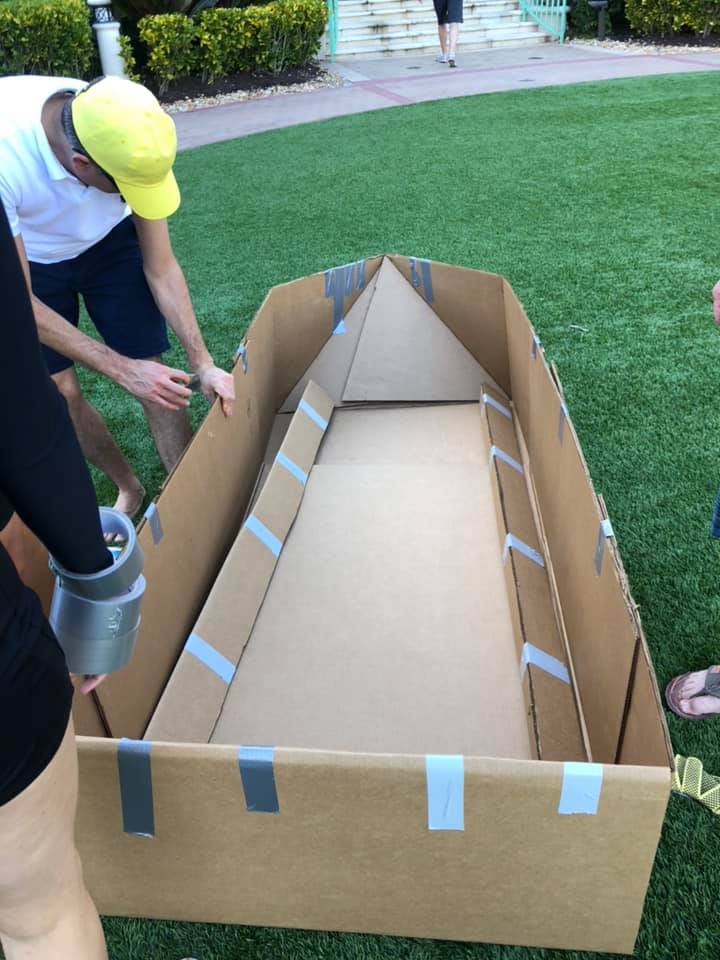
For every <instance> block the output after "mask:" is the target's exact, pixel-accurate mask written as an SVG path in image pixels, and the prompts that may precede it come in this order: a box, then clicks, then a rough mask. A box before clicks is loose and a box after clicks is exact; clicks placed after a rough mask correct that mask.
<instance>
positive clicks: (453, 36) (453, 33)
mask: <svg viewBox="0 0 720 960" xmlns="http://www.w3.org/2000/svg"><path fill="white" fill-rule="evenodd" d="M459 32H460V24H459V23H451V24H449V34H450V36H449V42H448V54H449V55H450V58H451V59H452V60H454V59H455V50H456V48H457V41H458V33H459Z"/></svg>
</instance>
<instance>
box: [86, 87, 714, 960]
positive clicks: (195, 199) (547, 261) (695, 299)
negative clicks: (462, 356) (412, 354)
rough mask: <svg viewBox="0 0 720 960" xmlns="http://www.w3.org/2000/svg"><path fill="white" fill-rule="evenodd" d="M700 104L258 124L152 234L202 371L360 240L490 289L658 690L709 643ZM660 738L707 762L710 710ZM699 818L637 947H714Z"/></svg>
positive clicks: (136, 935) (296, 939) (708, 135)
mask: <svg viewBox="0 0 720 960" xmlns="http://www.w3.org/2000/svg"><path fill="white" fill-rule="evenodd" d="M718 102H720V76H719V75H718V74H695V75H686V76H669V77H661V78H654V79H649V80H645V79H643V80H628V81H614V82H610V83H601V84H591V85H580V86H576V87H558V88H555V89H552V88H550V89H541V90H533V91H522V92H517V93H503V94H495V95H491V96H478V97H470V98H466V99H461V100H454V101H444V102H438V103H432V104H423V105H418V106H409V107H401V108H396V109H388V110H382V111H379V112H377V113H370V114H364V115H360V116H355V117H349V118H344V119H339V120H333V121H329V122H326V123H320V124H313V125H308V126H304V127H296V128H294V129H287V130H281V131H277V132H272V133H267V134H262V135H258V136H253V137H250V138H248V139H246V140H240V141H236V142H232V143H225V144H219V145H216V146H211V147H206V148H203V149H199V150H194V151H192V152H189V153H185V154H183V155H182V156H181V157H180V158H179V160H178V164H177V172H178V178H179V181H180V184H181V187H182V190H183V205H182V207H181V209H180V211H179V213H178V214H177V215H176V216H175V218H174V219H173V221H172V232H173V238H174V242H175V246H176V250H177V252H178V255H179V258H180V260H181V262H182V264H183V265H184V267H185V270H186V273H187V277H188V280H189V282H190V286H191V289H192V292H193V295H194V300H195V304H196V307H197V312H198V315H199V318H200V321H201V324H202V326H203V328H204V330H205V333H206V336H207V339H208V342H209V344H210V347H211V349H212V350H213V351H214V353H215V356H216V358H217V360H218V362H222V363H228V362H229V360H230V358H231V355H232V353H233V350H234V348H235V346H236V345H237V343H238V341H239V339H240V336H241V334H242V332H243V330H244V329H245V326H246V325H247V323H248V322H249V320H250V319H251V318H252V316H253V313H254V311H255V310H256V309H257V307H258V306H259V304H260V302H261V299H262V297H263V295H264V293H265V292H266V290H267V289H268V288H269V287H271V286H272V285H273V284H277V283H281V282H283V281H286V280H290V279H293V278H296V277H301V276H303V275H305V274H308V273H312V272H314V271H317V270H322V269H324V268H327V267H330V266H334V265H336V264H341V263H345V262H347V261H350V260H355V259H358V258H361V257H366V256H369V255H371V254H375V253H382V252H385V251H390V252H399V253H406V254H412V255H416V256H420V257H429V258H432V259H436V260H444V261H447V262H450V263H457V264H462V265H465V266H469V267H477V268H481V269H484V270H489V271H496V272H498V273H501V274H503V275H504V276H506V277H507V278H508V279H509V280H510V282H511V283H512V285H513V287H514V288H515V290H516V291H517V293H518V295H519V297H520V298H521V300H522V301H523V303H524V305H525V307H526V309H527V311H528V313H529V315H530V318H531V320H532V321H533V323H534V324H535V326H536V328H537V330H538V331H539V333H540V336H541V338H542V340H543V343H544V344H545V346H546V348H547V351H548V355H549V357H550V358H552V359H554V360H555V361H556V362H557V365H558V367H559V370H560V375H561V378H562V380H563V383H564V386H565V389H566V392H567V395H568V400H569V404H570V409H571V413H572V416H573V418H574V421H575V424H576V426H577V429H578V432H579V435H580V438H581V441H582V444H583V447H584V450H585V453H586V455H587V458H588V461H589V464H590V468H591V471H592V475H593V478H594V480H595V483H596V486H597V489H598V490H599V491H600V492H602V493H603V494H604V496H605V499H606V501H607V505H608V509H609V512H610V516H611V517H612V520H613V524H614V527H615V531H616V533H617V537H618V541H619V544H620V547H621V550H622V555H623V558H624V562H625V565H626V567H627V570H628V574H629V576H630V580H631V584H632V589H633V592H634V596H635V598H636V600H637V602H638V603H639V605H640V608H641V613H642V616H643V620H644V624H645V628H646V631H647V634H648V640H649V643H650V647H651V649H652V653H653V657H654V661H655V666H656V670H657V673H658V678H659V681H660V683H661V684H664V683H665V682H666V681H667V680H668V679H669V678H670V677H671V676H672V675H673V674H675V673H677V672H680V671H683V670H687V669H690V668H694V667H701V666H704V665H707V664H708V663H710V662H714V661H716V660H718V659H719V658H720V649H719V648H720V636H719V631H718V624H719V622H720V589H718V559H719V556H718V554H719V551H720V546H718V545H717V544H716V543H715V542H713V541H711V540H710V539H709V536H708V524H709V520H710V515H711V509H712V503H713V498H714V495H715V492H716V490H717V488H718V486H720V465H719V464H718V448H719V446H720V441H719V437H718V429H717V421H718V408H719V406H720V371H719V369H718V368H719V367H720V332H718V331H717V330H716V329H715V328H714V326H713V324H712V314H711V300H710V291H711V288H712V286H713V284H714V283H715V282H716V280H718V278H720V197H719V196H718V192H719V185H720V150H719V148H718V147H719V143H720V135H719V134H718ZM172 361H173V362H180V361H181V356H180V353H179V352H178V351H174V352H173V355H172ZM88 381H90V383H89V387H90V390H91V393H92V396H93V397H94V398H95V400H96V401H97V403H98V405H99V406H100V408H101V409H102V411H103V413H104V414H105V416H106V417H107V418H108V420H109V421H110V423H111V426H112V429H113V430H114V432H115V434H116V436H117V437H118V438H119V440H120V443H121V445H122V446H123V448H124V449H125V450H126V451H127V452H128V454H129V455H130V457H131V459H132V461H133V462H134V464H135V465H136V466H137V469H138V470H139V471H140V473H141V475H142V478H143V480H144V482H145V483H146V485H147V486H148V489H149V492H151V493H155V492H156V491H157V488H158V485H159V483H160V482H161V480H162V471H161V469H160V466H159V463H158V461H157V457H156V455H155V453H154V450H153V449H152V446H151V444H150V442H149V440H148V438H147V434H146V431H145V428H144V425H143V422H142V418H141V416H140V414H139V412H138V408H137V406H136V405H135V404H134V403H133V401H132V400H131V399H130V398H129V397H127V396H126V395H124V394H123V393H122V392H121V391H120V390H119V389H118V388H116V387H114V386H113V385H112V384H109V383H107V382H103V381H97V380H95V379H93V378H88ZM193 403H194V407H193V413H194V416H195V417H196V418H200V417H201V415H202V403H203V402H202V400H201V399H199V398H198V399H196V400H194V401H193ZM100 489H101V494H102V496H103V498H104V499H105V500H110V499H111V497H112V491H111V490H110V488H109V487H108V486H106V485H102V484H101V486H100ZM670 729H671V733H672V737H673V742H674V745H675V749H676V750H677V751H678V752H681V753H684V754H692V755H697V756H700V757H701V758H703V759H704V760H705V762H706V765H707V766H708V768H709V769H710V770H715V771H717V772H719V773H720V720H718V721H714V722H705V723H689V722H687V721H685V722H683V721H679V720H677V719H676V718H675V717H670ZM719 827H720V824H719V823H717V822H716V821H715V819H714V818H713V817H711V815H710V814H708V813H706V812H705V811H704V810H702V809H701V808H700V807H698V806H695V805H694V804H692V803H691V802H689V801H684V800H678V799H673V800H672V801H671V803H670V808H669V813H668V818H667V822H666V826H665V831H664V834H663V839H662V843H661V846H660V851H659V854H658V858H657V862H656V866H655V871H654V874H653V879H652V884H651V887H650V892H649V896H648V901H647V907H646V912H645V919H644V923H643V926H642V930H641V933H640V939H639V942H638V950H637V956H639V957H642V958H645V960H675V958H698V960H704V958H708V960H709V958H717V957H718V956H719V955H720V923H719V922H718V920H719V912H720V911H719V908H718V902H719V901H718V894H719V892H720V891H719V887H720V883H719V882H718V875H719V871H718V868H717V865H716V863H715V855H716V854H718V853H719V852H720V846H719V845H718V840H717V836H718V828H719ZM400 895H402V894H401V892H400ZM608 923H612V918H611V917H608ZM107 932H108V937H109V942H110V949H111V955H112V957H113V958H115V960H130V958H133V960H140V958H163V960H165V958H167V960H176V958H180V957H184V956H186V955H187V956H194V957H197V958H198V960H221V958H222V960H235V958H238V960H239V958H243V960H244V958H247V960H254V958H258V960H276V958H285V957H287V958H298V960H310V958H328V960H390V958H393V960H395V958H397V960H400V958H402V960H416V958H432V960H436V958H437V960H441V958H442V960H461V958H477V960H479V958H483V960H485V958H488V960H489V958H492V960H500V958H503V960H530V958H532V960H539V958H543V960H545V958H550V957H555V956H560V954H556V953H555V952H553V951H543V950H522V949H519V948H517V949H516V948H500V947H494V946H483V945H476V946H468V945H460V944H445V943H442V944H439V943H438V944H436V943H431V942H420V941H409V940H401V939H389V938H377V937H355V936H338V935H332V934H306V933H298V932H287V931H271V930H261V929H252V928H244V927H236V928H233V927H212V926H196V925H189V924H176V923H152V922H145V921H124V920H109V921H108V922H107ZM562 956H570V957H573V958H576V960H579V958H580V957H588V956H590V955H588V954H578V953H576V954H569V955H568V954H562Z"/></svg>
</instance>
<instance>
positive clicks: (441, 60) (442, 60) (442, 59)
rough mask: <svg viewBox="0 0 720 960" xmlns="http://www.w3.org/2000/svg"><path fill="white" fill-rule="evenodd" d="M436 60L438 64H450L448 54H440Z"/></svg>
mask: <svg viewBox="0 0 720 960" xmlns="http://www.w3.org/2000/svg"><path fill="white" fill-rule="evenodd" d="M435 60H436V62H437V63H447V62H448V58H447V54H446V53H439V54H438V55H437V56H436V57H435Z"/></svg>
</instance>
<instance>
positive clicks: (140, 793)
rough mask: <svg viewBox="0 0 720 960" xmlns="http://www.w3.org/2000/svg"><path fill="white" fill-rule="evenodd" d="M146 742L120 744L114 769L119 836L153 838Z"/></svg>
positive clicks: (148, 743) (152, 814) (121, 741)
mask: <svg viewBox="0 0 720 960" xmlns="http://www.w3.org/2000/svg"><path fill="white" fill-rule="evenodd" d="M151 748H152V743H150V742H149V741H147V740H120V741H119V742H118V752H117V765H118V780H119V782H120V806H121V809H122V821H123V832H124V833H130V834H132V835H133V836H135V837H154V836H155V815H154V811H153V790H152V772H151V769H150V750H151Z"/></svg>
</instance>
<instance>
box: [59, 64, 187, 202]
mask: <svg viewBox="0 0 720 960" xmlns="http://www.w3.org/2000/svg"><path fill="white" fill-rule="evenodd" d="M71 110H72V121H73V126H74V127H75V132H76V134H77V136H78V139H79V140H80V143H81V144H82V145H83V147H84V149H85V150H86V151H87V153H88V156H89V157H90V159H91V160H93V161H94V162H95V163H96V164H97V165H98V166H99V167H101V168H102V170H103V171H104V172H105V173H108V174H110V176H111V177H112V178H113V180H114V181H115V183H116V184H117V187H118V190H119V191H120V193H122V195H123V197H124V198H125V200H126V201H127V203H128V204H129V206H130V209H131V210H132V211H133V213H137V214H138V216H140V217H144V218H145V219H146V220H164V219H165V217H169V216H170V214H172V213H175V211H176V210H177V208H178V207H179V206H180V191H179V190H178V185H177V181H176V180H175V175H174V174H173V172H172V165H173V163H174V161H175V153H176V150H177V136H176V134H175V124H174V123H173V121H172V119H171V118H170V117H169V116H168V115H167V113H165V111H164V110H163V109H162V107H161V106H160V104H159V103H158V102H157V100H156V99H155V97H154V96H153V95H152V93H150V91H149V90H148V89H147V88H146V87H143V86H142V85H141V84H139V83H133V81H132V80H125V79H123V78H122V77H102V78H101V79H100V80H96V81H94V82H93V83H91V84H90V85H89V86H87V87H85V88H84V89H83V90H80V91H78V93H76V95H75V97H74V99H73V101H72V106H71Z"/></svg>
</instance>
